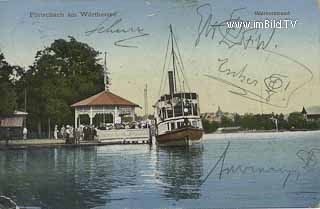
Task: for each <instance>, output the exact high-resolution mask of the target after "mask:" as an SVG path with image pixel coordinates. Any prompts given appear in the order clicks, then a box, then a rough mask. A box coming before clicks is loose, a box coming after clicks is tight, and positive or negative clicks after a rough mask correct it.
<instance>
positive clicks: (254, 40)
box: [195, 4, 314, 108]
mask: <svg viewBox="0 0 320 209" xmlns="http://www.w3.org/2000/svg"><path fill="white" fill-rule="evenodd" d="M245 9H246V8H237V9H233V10H232V11H231V13H230V15H229V17H227V18H226V19H224V20H222V21H218V20H215V17H214V11H213V8H212V6H211V5H210V4H204V5H201V6H199V7H198V8H197V9H196V14H197V15H198V17H199V19H200V20H199V24H198V27H197V37H196V40H195V47H196V48H197V47H199V46H200V45H201V42H202V41H203V40H206V41H213V40H217V42H218V45H221V46H222V47H225V48H226V49H227V53H224V56H222V55H220V57H217V60H218V66H219V67H218V70H217V71H214V72H213V73H212V74H204V76H206V77H208V78H211V79H213V80H215V81H218V82H220V83H222V84H224V85H227V86H229V87H230V88H231V89H230V90H228V91H229V92H230V93H232V94H235V95H237V96H241V97H243V98H246V99H248V100H251V101H255V102H259V103H264V104H268V105H271V106H275V107H279V108H286V107H288V105H289V102H290V99H291V97H292V96H293V94H294V93H296V92H297V91H298V90H299V89H301V88H302V87H304V86H305V85H307V84H308V83H310V82H311V81H312V80H313V77H314V75H313V72H312V70H311V69H310V68H309V67H307V66H306V65H305V64H303V63H301V62H299V61H298V60H296V59H295V58H292V57H290V56H287V55H285V54H283V53H280V52H277V51H276V50H277V49H278V44H274V37H275V35H276V34H277V33H279V32H278V31H277V30H276V29H275V28H273V29H268V30H267V29H265V30H263V29H259V28H246V27H244V26H242V27H239V28H229V27H227V24H226V23H227V22H230V21H245V20H243V19H241V17H240V14H241V12H243V11H245ZM220 54H222V52H221V53H220ZM239 55H241V57H246V58H243V59H242V60H243V61H242V62H241V61H239V59H238V57H239ZM251 57H254V58H251ZM234 60H237V62H235V61H234ZM251 61H254V62H255V63H254V64H251V63H248V62H251ZM239 66H240V67H239ZM264 69H267V70H264ZM288 69H290V70H288ZM259 70H260V71H259Z"/></svg>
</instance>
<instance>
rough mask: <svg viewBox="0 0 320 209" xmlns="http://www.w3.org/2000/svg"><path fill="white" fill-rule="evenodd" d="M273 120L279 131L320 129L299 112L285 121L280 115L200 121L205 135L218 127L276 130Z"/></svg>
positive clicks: (246, 115)
mask: <svg viewBox="0 0 320 209" xmlns="http://www.w3.org/2000/svg"><path fill="white" fill-rule="evenodd" d="M271 118H275V119H277V121H278V129H279V130H297V129H300V130H302V129H305V130H307V129H308V130H317V129H320V121H317V122H315V121H308V120H306V119H305V118H304V116H303V115H302V114H301V113H300V112H293V113H290V114H289V116H288V118H287V120H285V118H284V115H283V114H282V113H281V114H245V115H241V116H240V115H238V114H236V115H235V117H234V120H231V119H229V118H226V117H224V116H223V117H222V118H221V122H216V121H212V122H209V121H208V120H205V119H202V124H203V128H204V130H205V132H206V133H212V132H215V131H216V130H217V129H218V128H220V127H235V126H240V127H241V129H242V130H272V129H276V124H275V122H274V121H273V120H272V119H271Z"/></svg>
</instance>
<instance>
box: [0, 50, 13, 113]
mask: <svg viewBox="0 0 320 209" xmlns="http://www.w3.org/2000/svg"><path fill="white" fill-rule="evenodd" d="M14 70H15V67H14V66H11V65H9V64H8V63H7V62H6V61H5V57H4V55H3V54H2V53H1V54H0V95H1V102H0V114H10V113H13V111H14V110H15V109H16V107H17V101H16V100H17V97H16V93H15V90H14V75H13V74H14Z"/></svg>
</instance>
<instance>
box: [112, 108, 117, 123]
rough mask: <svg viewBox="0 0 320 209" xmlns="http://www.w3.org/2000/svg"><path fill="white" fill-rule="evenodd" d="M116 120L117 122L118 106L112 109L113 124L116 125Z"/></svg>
mask: <svg viewBox="0 0 320 209" xmlns="http://www.w3.org/2000/svg"><path fill="white" fill-rule="evenodd" d="M116 120H118V106H115V107H114V117H113V124H115V123H116Z"/></svg>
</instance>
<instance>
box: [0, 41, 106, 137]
mask: <svg viewBox="0 0 320 209" xmlns="http://www.w3.org/2000/svg"><path fill="white" fill-rule="evenodd" d="M98 55H99V52H97V51H96V50H94V49H93V48H91V47H90V46H88V45H87V44H85V43H81V42H78V41H77V40H76V39H74V38H73V37H69V40H63V39H58V40H55V41H54V42H53V43H52V44H51V45H50V46H49V47H46V48H45V49H43V50H40V51H38V52H37V54H36V56H35V61H34V63H33V65H32V66H30V67H29V69H27V70H26V71H22V72H19V77H20V79H19V81H18V82H16V83H15V90H16V93H17V98H16V97H15V94H14V92H11V91H12V90H11V89H13V88H12V87H13V85H12V87H11V86H10V85H11V83H8V82H7V83H6V82H4V81H1V85H0V86H5V87H6V88H5V89H6V94H11V95H12V96H11V97H10V99H8V102H6V103H3V102H1V106H3V107H1V108H2V109H1V110H2V111H3V112H11V111H12V110H13V109H15V108H16V105H9V104H11V103H12V104H17V103H18V104H19V106H18V107H19V108H20V109H23V106H24V97H25V95H24V94H25V91H26V93H27V112H28V113H29V115H28V120H27V126H28V127H29V129H31V130H36V129H38V131H39V132H41V130H42V131H43V130H46V129H47V128H48V127H47V126H48V120H50V122H51V124H52V127H53V126H54V124H60V125H61V124H73V123H74V119H73V114H74V113H73V110H72V108H71V107H70V105H71V104H73V103H75V102H76V101H79V100H81V99H84V98H86V97H89V96H92V95H93V94H96V93H97V92H99V91H102V90H103V88H104V87H103V76H102V72H103V66H102V65H101V64H99V63H98V62H99V59H98ZM1 71H4V70H2V68H1ZM7 71H8V70H6V71H5V72H7ZM9 74H11V72H9ZM8 85H9V86H10V88H7V86H8ZM1 89H2V87H1ZM1 95H2V94H1ZM7 106H10V107H11V109H8V108H7V109H5V108H6V107H7Z"/></svg>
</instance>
